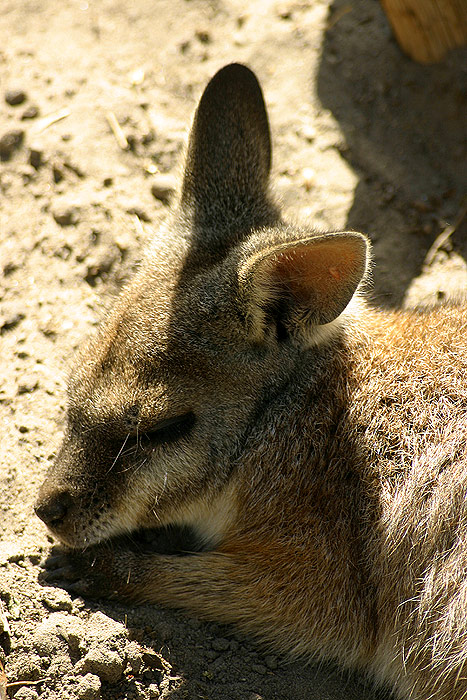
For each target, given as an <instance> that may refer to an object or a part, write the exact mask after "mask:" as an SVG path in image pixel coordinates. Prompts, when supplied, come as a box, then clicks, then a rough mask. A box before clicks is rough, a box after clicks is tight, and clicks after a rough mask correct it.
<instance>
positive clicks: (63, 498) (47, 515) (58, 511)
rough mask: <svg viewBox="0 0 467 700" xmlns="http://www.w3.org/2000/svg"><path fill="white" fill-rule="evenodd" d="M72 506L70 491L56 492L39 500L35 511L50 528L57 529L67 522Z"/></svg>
mask: <svg viewBox="0 0 467 700" xmlns="http://www.w3.org/2000/svg"><path fill="white" fill-rule="evenodd" d="M71 505H72V498H71V495H70V494H69V492H68V491H54V492H53V493H51V494H47V496H45V497H43V498H39V500H38V501H37V503H36V505H35V507H34V510H35V512H36V515H37V516H38V517H39V518H40V519H41V520H43V521H44V523H45V524H46V525H47V526H48V527H50V528H55V529H56V528H59V527H60V526H61V525H62V524H63V522H64V521H65V518H66V516H67V514H68V511H69V510H70V507H71Z"/></svg>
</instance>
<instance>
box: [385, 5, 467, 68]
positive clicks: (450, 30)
mask: <svg viewBox="0 0 467 700" xmlns="http://www.w3.org/2000/svg"><path fill="white" fill-rule="evenodd" d="M381 4H382V6H383V8H384V10H385V12H386V14H387V16H388V19H389V21H390V23H391V25H392V28H393V31H394V34H395V35H396V38H397V41H398V42H399V45H400V47H401V48H402V50H403V51H405V52H406V53H407V54H408V55H409V56H410V58H413V59H414V60H415V61H418V62H419V63H436V62H437V61H441V59H442V58H443V57H444V55H445V54H446V52H447V51H449V49H453V48H455V47H456V46H462V45H464V44H466V43H467V0H381Z"/></svg>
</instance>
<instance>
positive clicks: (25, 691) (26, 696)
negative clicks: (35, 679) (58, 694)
mask: <svg viewBox="0 0 467 700" xmlns="http://www.w3.org/2000/svg"><path fill="white" fill-rule="evenodd" d="M38 697H39V696H38V694H37V692H36V691H35V690H34V688H28V687H26V686H23V687H22V688H20V689H19V690H17V691H16V693H15V700H38Z"/></svg>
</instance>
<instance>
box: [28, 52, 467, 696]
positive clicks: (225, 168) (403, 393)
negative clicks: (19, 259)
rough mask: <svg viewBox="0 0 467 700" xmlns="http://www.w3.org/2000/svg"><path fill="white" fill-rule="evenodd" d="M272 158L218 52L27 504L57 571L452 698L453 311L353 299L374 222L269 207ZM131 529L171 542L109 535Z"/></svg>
mask: <svg viewBox="0 0 467 700" xmlns="http://www.w3.org/2000/svg"><path fill="white" fill-rule="evenodd" d="M270 161H271V142H270V134H269V125H268V118H267V114H266V109H265V106H264V101H263V96H262V92H261V88H260V86H259V84H258V82H257V80H256V78H255V76H254V74H253V73H252V72H251V71H250V70H249V69H248V68H246V67H245V66H242V65H238V64H232V65H228V66H226V67H225V68H223V69H222V70H221V71H219V72H218V73H217V74H216V75H215V76H214V78H212V80H211V81H210V83H209V84H208V86H207V88H206V90H205V91H204V94H203V96H202V98H201V101H200V103H199V106H198V108H197V111H196V114H195V117H194V122H193V126H192V130H191V134H190V138H189V143H188V149H187V154H186V166H185V171H184V176H183V180H182V183H181V188H180V194H179V196H178V199H177V201H176V203H175V204H174V207H173V213H172V215H171V218H170V220H169V221H168V222H167V223H166V225H165V226H164V227H163V228H162V230H161V231H160V232H159V234H158V235H156V237H155V238H154V240H153V242H152V244H151V246H150V248H149V250H148V252H147V254H146V256H145V258H144V260H143V263H142V265H141V268H140V269H139V271H138V272H137V274H136V276H135V277H134V279H133V281H132V282H131V283H130V284H129V286H128V287H127V288H126V289H124V291H123V292H122V293H121V295H120V296H119V298H118V299H117V301H116V303H115V306H114V308H113V310H112V312H111V313H110V314H109V316H108V317H107V318H106V320H105V321H104V322H103V324H102V325H101V327H100V329H99V330H98V331H97V333H96V335H95V336H94V337H93V338H92V339H91V340H90V341H89V342H88V344H87V345H86V346H85V347H84V348H83V349H82V350H81V351H80V352H79V355H78V358H77V360H76V364H75V366H74V369H73V371H72V374H71V378H70V383H69V390H68V419H67V429H66V435H65V438H64V441H63V445H62V447H61V449H60V451H59V454H58V456H57V458H56V461H55V464H54V465H53V467H52V468H51V470H50V473H49V474H48V475H47V478H46V480H45V483H44V485H43V486H42V489H41V492H40V495H39V499H38V502H37V504H36V512H37V514H38V515H39V517H40V518H42V520H43V521H44V522H45V523H46V524H47V525H48V526H49V528H50V530H51V531H52V533H53V534H54V535H55V536H56V537H57V538H58V539H59V540H61V542H62V543H64V544H65V545H68V547H70V548H72V550H73V551H71V552H70V553H69V554H67V555H65V557H64V559H63V560H59V561H58V562H57V561H52V562H51V566H52V568H53V567H54V566H55V567H58V568H56V571H55V574H53V575H55V576H56V577H58V578H68V579H69V580H68V586H69V587H71V588H72V589H73V587H74V588H75V590H78V591H81V592H83V591H84V592H87V593H88V594H90V595H98V596H105V595H112V596H119V597H120V598H123V599H128V600H129V601H146V602H154V603H161V604H164V605H168V606H174V607H178V608H185V609H186V610H188V611H190V612H191V613H194V614H197V615H199V616H202V617H205V618H209V619H212V620H216V621H221V622H231V623H235V624H236V625H237V626H238V627H239V628H240V629H241V630H243V631H244V632H246V633H247V634H249V635H252V636H254V637H257V638H259V639H261V640H263V642H265V643H266V644H268V645H269V646H271V647H274V648H275V649H277V650H279V651H282V652H288V653H290V654H292V655H300V656H306V657H310V658H313V657H318V658H332V659H335V660H337V662H338V663H340V664H341V665H343V666H345V667H352V668H357V669H362V670H364V671H366V672H367V673H368V674H369V675H371V676H372V677H373V678H374V679H375V680H376V681H377V682H381V683H386V684H389V685H390V686H391V687H392V689H393V691H394V692H395V694H396V696H397V697H399V698H411V700H428V698H430V699H432V700H441V699H442V700H460V699H461V698H464V697H467V663H466V659H467V574H466V572H467V499H466V491H467V379H466V378H467V352H466V341H465V334H466V329H467V310H466V308H465V307H464V308H461V307H460V306H458V307H456V306H454V305H452V306H449V307H447V308H444V309H434V310H432V311H429V312H422V311H407V312H406V311H400V312H389V311H381V310H375V309H371V308H369V307H367V306H366V305H365V302H364V301H363V300H362V289H361V288H362V284H364V283H365V278H366V276H367V272H368V258H369V253H368V249H369V243H368V240H367V239H366V237H365V236H363V235H362V234H360V233H355V232H341V231H337V232H332V233H319V232H316V231H314V230H312V229H310V228H308V227H307V226H306V225H296V224H289V223H286V222H285V221H284V220H283V218H282V217H281V214H280V211H279V208H278V206H277V205H276V204H275V202H274V200H273V197H272V195H271V194H270V192H269V185H268V177H269V170H270ZM144 528H147V529H151V528H159V530H158V532H159V533H162V535H163V534H164V533H165V534H167V535H168V534H169V533H170V532H172V534H173V533H176V534H177V537H175V539H176V540H177V538H178V541H177V542H178V543H177V546H176V547H175V549H174V550H173V551H172V550H169V551H170V553H167V550H166V549H164V546H161V548H160V550H158V551H149V550H148V549H147V548H144V547H142V548H139V547H138V546H137V545H136V544H134V543H133V544H132V540H131V538H125V537H123V536H124V535H125V533H134V532H136V531H139V530H141V529H144ZM101 543H103V544H101ZM156 549H157V548H156ZM174 551H176V552H177V553H178V555H175V554H174ZM83 575H84V576H85V578H86V581H81V580H80V579H82V578H83Z"/></svg>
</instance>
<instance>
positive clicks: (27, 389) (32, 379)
mask: <svg viewBox="0 0 467 700" xmlns="http://www.w3.org/2000/svg"><path fill="white" fill-rule="evenodd" d="M38 386H39V380H38V378H37V377H36V376H34V375H24V376H23V377H22V379H21V383H20V385H19V386H18V394H30V393H32V392H33V391H35V390H36V389H37V387H38Z"/></svg>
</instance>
